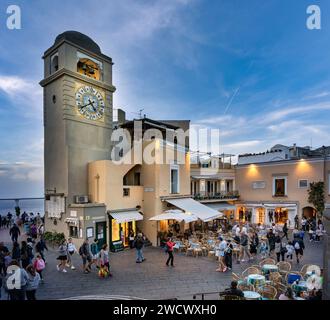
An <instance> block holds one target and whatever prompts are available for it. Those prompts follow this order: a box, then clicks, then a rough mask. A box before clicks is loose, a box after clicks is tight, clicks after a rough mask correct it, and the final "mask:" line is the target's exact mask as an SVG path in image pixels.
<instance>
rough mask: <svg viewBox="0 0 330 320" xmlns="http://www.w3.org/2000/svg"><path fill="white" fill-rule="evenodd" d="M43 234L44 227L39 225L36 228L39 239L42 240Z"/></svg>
mask: <svg viewBox="0 0 330 320" xmlns="http://www.w3.org/2000/svg"><path fill="white" fill-rule="evenodd" d="M44 234H45V226H44V225H43V224H41V225H40V226H39V228H38V235H39V237H40V238H42V237H43V236H44Z"/></svg>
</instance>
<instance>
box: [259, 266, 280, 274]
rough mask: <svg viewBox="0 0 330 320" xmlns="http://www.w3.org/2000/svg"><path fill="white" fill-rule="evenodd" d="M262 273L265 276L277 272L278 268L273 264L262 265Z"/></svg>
mask: <svg viewBox="0 0 330 320" xmlns="http://www.w3.org/2000/svg"><path fill="white" fill-rule="evenodd" d="M262 271H263V272H264V273H265V274H268V273H270V272H276V271H278V266H277V265H275V264H264V265H263V266H262Z"/></svg>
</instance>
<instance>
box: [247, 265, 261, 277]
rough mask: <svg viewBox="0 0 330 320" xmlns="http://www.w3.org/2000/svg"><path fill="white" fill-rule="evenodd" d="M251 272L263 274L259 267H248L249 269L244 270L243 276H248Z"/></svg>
mask: <svg viewBox="0 0 330 320" xmlns="http://www.w3.org/2000/svg"><path fill="white" fill-rule="evenodd" d="M250 274H262V273H261V271H260V269H259V268H255V267H248V268H247V269H245V270H244V271H243V272H242V277H243V278H246V277H247V276H249V275H250Z"/></svg>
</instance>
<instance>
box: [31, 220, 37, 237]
mask: <svg viewBox="0 0 330 320" xmlns="http://www.w3.org/2000/svg"><path fill="white" fill-rule="evenodd" d="M30 235H31V238H32V239H33V241H35V240H36V239H37V237H38V228H37V226H36V225H35V223H33V224H32V225H31V228H30Z"/></svg>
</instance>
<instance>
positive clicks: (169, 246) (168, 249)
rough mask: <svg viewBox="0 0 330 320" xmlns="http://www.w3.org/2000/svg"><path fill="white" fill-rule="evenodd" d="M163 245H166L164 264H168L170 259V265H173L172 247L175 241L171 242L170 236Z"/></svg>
mask: <svg viewBox="0 0 330 320" xmlns="http://www.w3.org/2000/svg"><path fill="white" fill-rule="evenodd" d="M165 246H166V251H167V253H168V259H167V261H166V265H167V266H168V264H169V263H170V261H171V266H172V267H174V265H173V260H174V257H173V247H174V246H175V242H172V240H171V238H168V239H167V242H166V244H165Z"/></svg>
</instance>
